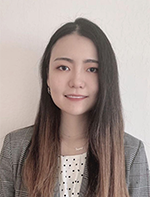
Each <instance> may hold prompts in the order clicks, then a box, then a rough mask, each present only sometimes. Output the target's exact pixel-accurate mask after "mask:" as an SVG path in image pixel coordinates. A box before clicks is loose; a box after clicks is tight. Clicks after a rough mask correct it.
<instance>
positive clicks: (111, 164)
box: [0, 18, 150, 197]
mask: <svg viewBox="0 0 150 197" xmlns="http://www.w3.org/2000/svg"><path fill="white" fill-rule="evenodd" d="M41 77H42V91H41V100H40V106H39V112H38V115H37V118H36V121H35V125H34V126H32V127H28V128H24V129H21V130H19V131H15V132H12V133H10V134H8V135H7V136H6V138H5V141H4V146H3V149H2V153H1V160H0V196H2V197H4V196H5V197H6V196H15V197H19V196H30V197H49V196H67V197H70V196H80V197H85V196H87V197H92V196H93V197H94V196H96V197H99V196H100V197H129V196H130V197H148V196H150V193H149V173H148V172H149V171H148V164H147V159H146V155H145V151H144V147H143V144H142V142H141V141H139V140H137V139H135V138H134V137H132V136H130V135H128V134H126V133H124V127H123V117H122V108H121V101H120V93H119V85H118V70H117V63H116V59H115V55H114V52H113V49H112V47H111V44H110V42H109V41H108V39H107V37H106V36H105V34H104V33H103V32H102V30H101V29H100V28H99V27H98V26H97V25H95V24H94V23H92V22H90V21H88V20H86V19H83V18H79V19H76V20H75V22H73V23H67V24H65V25H64V26H62V27H61V28H60V29H58V30H57V31H56V32H55V34H54V35H53V36H52V38H51V39H50V42H49V43H48V45H47V47H46V50H45V52H44V55H43V58H42V61H41Z"/></svg>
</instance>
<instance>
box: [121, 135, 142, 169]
mask: <svg viewBox="0 0 150 197" xmlns="http://www.w3.org/2000/svg"><path fill="white" fill-rule="evenodd" d="M124 151H125V161H126V167H127V169H128V170H129V168H130V167H131V165H132V163H133V162H134V160H135V158H136V156H137V155H138V153H140V158H138V159H143V158H145V150H144V145H143V142H142V141H141V140H139V139H137V138H135V137H133V136H132V135H130V134H128V133H125V135H124Z"/></svg>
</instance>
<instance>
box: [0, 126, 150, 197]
mask: <svg viewBox="0 0 150 197" xmlns="http://www.w3.org/2000/svg"><path fill="white" fill-rule="evenodd" d="M32 133H33V126H31V127H27V128H24V129H20V130H17V131H14V132H11V133H9V134H8V135H7V136H6V137H5V140H4V145H3V148H2V151H1V155H0V197H27V196H28V193H27V190H26V189H25V188H23V187H22V180H21V171H22V166H23V164H24V161H25V158H26V156H27V154H28V147H29V144H30V141H31V137H32ZM124 147H125V165H126V183H127V188H128V190H129V194H130V197H150V175H149V169H148V163H147V158H146V154H145V150H144V146H143V143H142V142H141V141H140V140H138V139H136V138H134V137H132V136H131V135H129V134H127V133H125V137H124ZM118 168H119V166H118ZM87 182H88V171H87V165H85V169H84V175H83V180H82V184H81V189H80V195H79V197H84V194H85V191H86V187H87ZM59 196H60V194H59V186H58V184H56V187H55V195H54V197H59Z"/></svg>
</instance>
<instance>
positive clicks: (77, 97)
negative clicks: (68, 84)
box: [65, 94, 87, 99]
mask: <svg viewBox="0 0 150 197" xmlns="http://www.w3.org/2000/svg"><path fill="white" fill-rule="evenodd" d="M65 97H67V98H69V99H85V98H87V96H84V95H75V94H68V95H65Z"/></svg>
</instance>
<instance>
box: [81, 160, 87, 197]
mask: <svg viewBox="0 0 150 197" xmlns="http://www.w3.org/2000/svg"><path fill="white" fill-rule="evenodd" d="M87 186H88V168H87V160H86V163H85V167H84V173H83V179H82V183H81V188H80V194H79V197H85V193H86V191H87Z"/></svg>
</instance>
